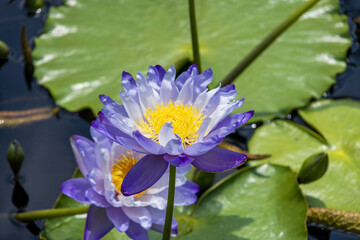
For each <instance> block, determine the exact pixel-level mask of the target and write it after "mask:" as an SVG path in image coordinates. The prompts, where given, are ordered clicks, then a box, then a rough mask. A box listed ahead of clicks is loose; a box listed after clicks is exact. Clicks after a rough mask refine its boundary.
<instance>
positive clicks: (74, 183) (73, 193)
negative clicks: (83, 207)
mask: <svg viewBox="0 0 360 240" xmlns="http://www.w3.org/2000/svg"><path fill="white" fill-rule="evenodd" d="M89 188H91V185H90V183H89V181H88V180H87V179H85V178H72V179H69V180H67V181H65V182H63V184H62V185H61V192H62V193H63V194H65V195H66V196H69V197H71V198H73V199H75V200H76V201H78V202H80V203H86V204H90V201H89V200H88V199H87V198H86V197H85V192H86V190H88V189H89Z"/></svg>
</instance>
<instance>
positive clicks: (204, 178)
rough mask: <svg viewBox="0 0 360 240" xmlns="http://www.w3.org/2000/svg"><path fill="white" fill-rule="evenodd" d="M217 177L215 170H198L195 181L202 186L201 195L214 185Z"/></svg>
mask: <svg viewBox="0 0 360 240" xmlns="http://www.w3.org/2000/svg"><path fill="white" fill-rule="evenodd" d="M215 177H216V173H213V172H204V171H201V170H199V171H198V172H196V174H195V177H194V182H195V183H196V184H198V185H199V187H200V191H199V193H198V194H199V196H200V195H202V194H203V193H204V192H205V191H206V190H207V189H209V188H210V187H211V186H212V185H213V183H214V181H215Z"/></svg>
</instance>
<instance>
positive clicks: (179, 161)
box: [164, 154, 194, 167]
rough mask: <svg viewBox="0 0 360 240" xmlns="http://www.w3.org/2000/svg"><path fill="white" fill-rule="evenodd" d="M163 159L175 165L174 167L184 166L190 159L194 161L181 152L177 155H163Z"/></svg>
mask: <svg viewBox="0 0 360 240" xmlns="http://www.w3.org/2000/svg"><path fill="white" fill-rule="evenodd" d="M164 159H165V160H166V161H168V163H170V164H171V165H173V166H175V167H184V166H187V165H189V164H190V163H191V162H192V161H194V158H192V157H190V156H187V155H184V154H181V155H178V156H171V155H168V154H165V155H164Z"/></svg>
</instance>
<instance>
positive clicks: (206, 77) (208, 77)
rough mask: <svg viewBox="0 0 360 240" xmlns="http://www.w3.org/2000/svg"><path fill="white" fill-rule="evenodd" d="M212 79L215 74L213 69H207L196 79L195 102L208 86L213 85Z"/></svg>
mask: <svg viewBox="0 0 360 240" xmlns="http://www.w3.org/2000/svg"><path fill="white" fill-rule="evenodd" d="M212 78H213V72H212V70H211V69H206V70H205V71H204V72H203V73H201V74H199V75H198V76H196V77H195V80H194V98H193V100H195V99H196V98H197V96H198V95H199V94H200V93H201V92H203V91H205V90H206V88H207V86H208V85H209V84H210V83H211V81H212Z"/></svg>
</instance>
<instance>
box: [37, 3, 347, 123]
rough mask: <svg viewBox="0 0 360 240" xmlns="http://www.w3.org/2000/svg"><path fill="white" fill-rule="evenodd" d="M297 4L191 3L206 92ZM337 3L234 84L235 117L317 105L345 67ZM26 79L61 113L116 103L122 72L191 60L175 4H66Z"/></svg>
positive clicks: (306, 20)
mask: <svg viewBox="0 0 360 240" xmlns="http://www.w3.org/2000/svg"><path fill="white" fill-rule="evenodd" d="M304 2H306V1H305V0H292V1H290V0H281V1H269V0H257V1H232V2H228V1H215V0H211V1H210V0H207V1H205V0H202V1H196V4H197V5H196V10H197V20H198V31H199V42H200V53H201V59H202V63H203V66H202V68H203V69H205V68H212V69H213V71H214V81H213V83H212V87H214V86H217V85H218V84H219V82H220V81H221V80H222V79H223V78H224V77H225V76H226V75H227V74H228V73H229V71H230V70H231V69H232V68H233V67H234V66H235V65H236V64H237V63H238V62H239V61H240V60H241V59H242V58H244V57H245V56H246V55H247V54H248V53H249V51H250V50H251V49H252V48H254V47H255V46H256V45H257V44H258V43H259V42H260V41H261V40H262V39H263V38H264V37H265V36H266V35H267V34H268V33H269V32H271V30H272V29H274V28H275V27H276V26H277V25H279V24H280V23H281V22H282V21H283V20H284V19H285V18H286V17H287V16H289V15H290V14H292V13H293V12H294V11H296V9H298V8H299V7H300V6H301V5H302V4H303V3H304ZM338 9H339V6H338V1H337V0H323V1H320V3H318V4H317V5H316V6H315V7H313V8H312V9H311V10H310V11H309V12H307V13H306V14H305V15H304V16H303V17H301V18H300V20H298V22H297V23H295V24H294V25H293V26H292V27H291V28H290V29H289V30H288V31H287V32H286V33H285V34H283V35H282V36H281V37H280V38H279V39H277V40H276V42H275V43H274V44H273V45H272V46H271V47H270V48H269V49H267V50H266V51H265V52H264V53H263V54H262V55H261V56H260V57H259V58H258V59H257V60H256V61H255V62H254V63H253V64H252V65H251V66H250V67H249V68H248V69H247V70H246V71H245V72H244V73H243V74H242V75H241V76H240V77H238V78H237V79H236V83H235V84H236V87H237V89H238V98H239V99H240V98H242V97H243V96H244V97H245V98H246V104H245V105H244V107H243V108H242V109H240V111H245V110H249V109H252V110H255V116H254V117H253V118H252V121H257V120H265V119H270V118H272V117H274V116H284V115H285V114H287V113H288V112H290V111H291V109H293V108H296V107H301V106H305V105H306V104H307V103H308V102H309V100H310V99H311V98H314V97H315V98H318V97H319V96H321V94H322V93H323V92H324V91H325V90H327V89H328V88H329V87H330V86H331V84H333V83H334V81H335V75H336V74H337V73H339V72H342V71H343V70H344V68H345V62H344V59H345V55H346V50H347V48H348V47H349V44H350V40H349V39H348V27H347V22H346V17H344V16H339V15H338V13H337V12H338ZM36 46H37V47H36V49H35V52H34V59H35V65H36V72H35V75H36V76H37V78H38V81H39V83H40V84H42V85H44V86H45V87H47V88H49V90H50V91H51V93H52V95H53V96H54V98H55V100H56V101H57V103H58V104H59V105H61V106H62V107H65V108H67V109H68V110H70V111H77V110H79V109H82V108H86V107H90V108H91V109H92V110H93V111H94V112H97V111H98V110H100V109H101V107H102V104H101V103H100V101H99V100H98V95H99V94H107V95H109V96H111V97H113V98H114V99H115V100H117V101H120V97H119V91H120V89H121V84H120V79H121V73H122V71H124V70H126V71H128V72H130V73H132V74H134V73H136V72H137V71H141V72H144V73H145V72H146V70H147V67H148V65H150V64H151V65H155V64H161V65H163V66H165V67H169V65H171V64H175V65H179V64H180V63H181V62H183V61H184V59H191V58H192V49H191V37H190V26H189V16H188V6H187V3H186V2H184V1H175V0H172V1H160V0H154V1H130V0H125V1H121V2H114V1H110V0H102V1H99V0H71V1H70V0H69V1H67V5H66V6H63V7H59V8H52V9H51V12H50V16H49V19H48V22H47V26H46V29H45V32H44V34H43V35H42V36H41V37H40V38H39V39H37V40H36Z"/></svg>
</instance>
